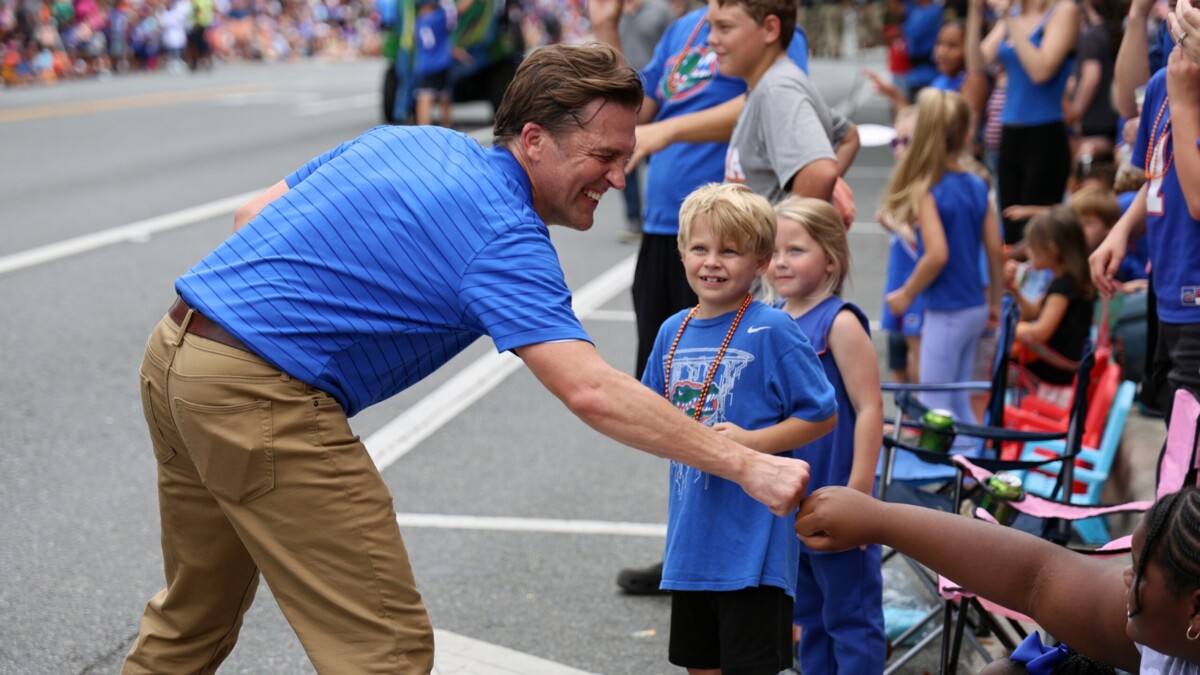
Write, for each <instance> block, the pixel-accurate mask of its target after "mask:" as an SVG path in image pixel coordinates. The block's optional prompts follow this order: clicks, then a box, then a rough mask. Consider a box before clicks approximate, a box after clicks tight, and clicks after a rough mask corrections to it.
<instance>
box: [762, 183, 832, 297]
mask: <svg viewBox="0 0 1200 675" xmlns="http://www.w3.org/2000/svg"><path fill="white" fill-rule="evenodd" d="M775 217H776V218H778V219H780V220H790V221H793V222H796V223H799V224H800V225H801V226H802V227H804V229H805V230H807V231H808V236H810V237H812V240H813V241H814V242H816V244H817V246H820V247H821V250H822V251H824V252H825V255H826V257H828V258H829V260H831V261H832V262H833V274H831V275H829V285H828V287H827V288H826V289H825V290H827V291H828V292H829V293H831V294H833V295H841V293H842V285H843V283H845V281H846V277H847V276H849V274H850V244H849V242H847V241H846V226H845V225H844V224H843V223H842V217H841V216H840V215H838V212H837V209H835V208H833V205H832V204H830V203H829V202H827V201H825V200H823V199H815V198H813V197H800V196H798V195H791V196H789V197H788V198H786V199H784V200H783V201H781V202H779V203H778V204H776V205H775Z"/></svg>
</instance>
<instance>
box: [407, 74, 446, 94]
mask: <svg viewBox="0 0 1200 675" xmlns="http://www.w3.org/2000/svg"><path fill="white" fill-rule="evenodd" d="M415 89H416V91H419V92H420V91H431V92H433V93H435V94H444V93H450V69H449V68H447V69H446V70H439V71H438V72H436V73H430V74H428V75H423V76H421V78H420V79H418V80H417V86H416V87H415Z"/></svg>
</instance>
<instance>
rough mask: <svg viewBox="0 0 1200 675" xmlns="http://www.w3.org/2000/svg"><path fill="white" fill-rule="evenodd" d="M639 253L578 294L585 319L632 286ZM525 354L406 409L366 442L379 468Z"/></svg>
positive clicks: (463, 374)
mask: <svg viewBox="0 0 1200 675" xmlns="http://www.w3.org/2000/svg"><path fill="white" fill-rule="evenodd" d="M636 262H637V256H636V255H631V256H629V257H628V258H626V259H624V260H622V261H621V262H619V263H617V264H616V265H615V266H613V267H612V268H611V269H609V270H608V271H607V272H605V273H604V274H601V275H600V276H599V277H596V278H595V279H593V280H592V281H591V283H589V284H588V285H586V286H584V287H583V288H582V289H581V290H580V291H579V292H578V293H575V303H574V306H575V313H576V314H577V315H579V317H580V318H581V319H586V318H587V317H588V316H589V315H591V314H592V313H593V312H595V311H596V310H598V309H599V308H600V307H601V306H603V305H604V304H605V303H607V302H608V301H609V300H611V299H612V298H613V297H615V296H616V295H617V294H618V293H621V292H623V291H625V290H626V289H628V288H629V286H630V284H632V283H633V267H634V264H635V263H636ZM521 365H522V364H521V359H519V358H517V357H516V356H515V355H513V354H510V353H507V352H506V353H504V354H499V353H495V352H493V353H489V354H487V355H486V356H483V357H480V358H479V359H477V360H476V361H475V362H474V363H472V364H471V365H469V366H467V367H466V368H464V369H463V370H461V371H459V372H458V373H457V374H455V375H454V377H452V378H450V379H449V380H448V381H447V382H446V383H445V384H443V385H442V386H440V387H438V388H437V389H436V390H435V391H434V392H433V393H431V394H430V395H428V396H426V397H424V398H422V399H421V400H420V401H419V402H418V403H417V404H416V405H414V406H413V407H411V408H409V409H408V410H406V411H404V412H403V413H401V414H400V415H399V416H398V417H396V418H395V419H393V420H392V421H391V422H388V423H387V424H385V425H384V426H383V427H382V428H381V429H379V431H376V432H375V433H374V434H372V435H371V436H370V437H369V438H367V440H366V441H364V444H365V445H366V446H367V450H368V451H369V452H370V453H371V458H372V459H374V460H375V464H376V466H378V467H379V470H380V471H383V470H384V469H386V468H387V467H389V466H391V464H392V462H395V461H396V460H397V459H400V458H401V457H403V456H404V455H406V454H408V452H409V451H410V450H412V449H413V448H415V447H417V445H419V444H420V443H421V442H422V441H424V440H425V439H427V438H429V437H430V436H432V435H433V434H434V432H436V431H437V430H438V429H441V428H442V426H443V425H445V424H446V423H447V422H449V421H450V420H452V419H454V418H455V417H456V416H457V415H458V414H459V413H461V412H462V411H464V410H466V409H467V408H468V407H470V406H471V404H472V403H475V402H476V401H478V400H479V399H481V398H483V396H484V395H485V394H487V393H488V392H490V391H491V390H492V389H494V388H495V387H496V385H498V384H500V383H501V382H503V381H504V379H505V378H507V377H508V376H509V375H511V374H513V373H514V372H516V370H517V369H518V368H520V367H521Z"/></svg>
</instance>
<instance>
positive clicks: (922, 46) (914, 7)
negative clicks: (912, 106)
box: [901, 0, 942, 101]
mask: <svg viewBox="0 0 1200 675" xmlns="http://www.w3.org/2000/svg"><path fill="white" fill-rule="evenodd" d="M904 12H905V14H904V22H903V23H902V24H901V30H903V32H904V41H905V43H906V44H907V46H908V62H909V66H910V69H909V71H908V92H907V94H908V100H909V101H915V100H916V97H917V92H919V91H921V89H923V88H925V87H927V86H929V85H930V84H932V83H933V80H934V78H936V77H937V75H938V71H937V66H935V65H934V63H933V48H934V46H935V45H936V44H937V37H938V32H939V31H940V30H941V28H942V3H941V2H938V1H937V0H909V1H907V2H905V3H904Z"/></svg>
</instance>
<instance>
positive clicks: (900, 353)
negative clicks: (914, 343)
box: [887, 331, 908, 370]
mask: <svg viewBox="0 0 1200 675" xmlns="http://www.w3.org/2000/svg"><path fill="white" fill-rule="evenodd" d="M887 367H888V370H908V342H906V341H905V337H904V334H903V333H897V332H895V331H888V333H887Z"/></svg>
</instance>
